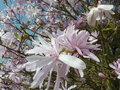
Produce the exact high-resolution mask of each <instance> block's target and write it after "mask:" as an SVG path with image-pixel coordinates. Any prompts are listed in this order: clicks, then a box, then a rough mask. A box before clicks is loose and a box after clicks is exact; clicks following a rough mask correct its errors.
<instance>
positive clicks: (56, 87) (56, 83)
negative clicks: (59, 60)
mask: <svg viewBox="0 0 120 90" xmlns="http://www.w3.org/2000/svg"><path fill="white" fill-rule="evenodd" d="M59 86H60V76H59V68H58V66H57V78H56V81H55V86H54V90H59Z"/></svg>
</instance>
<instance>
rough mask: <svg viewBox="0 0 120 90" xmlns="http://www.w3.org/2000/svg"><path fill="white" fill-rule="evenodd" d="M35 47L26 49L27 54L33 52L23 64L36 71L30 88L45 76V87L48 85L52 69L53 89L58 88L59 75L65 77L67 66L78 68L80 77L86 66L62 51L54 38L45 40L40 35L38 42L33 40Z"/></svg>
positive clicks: (37, 84) (67, 70)
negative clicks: (53, 73)
mask: <svg viewBox="0 0 120 90" xmlns="http://www.w3.org/2000/svg"><path fill="white" fill-rule="evenodd" d="M34 43H35V45H36V46H35V47H34V48H33V49H31V50H28V51H27V54H35V55H32V56H29V57H27V61H28V62H27V63H26V64H25V68H26V70H28V71H36V74H35V75H34V77H33V80H34V81H33V83H32V84H31V87H32V88H36V87H37V86H39V85H40V87H41V86H42V83H43V81H44V79H45V78H47V77H48V73H49V77H48V85H47V89H48V88H49V85H50V79H51V74H52V72H53V71H56V72H57V77H56V82H55V86H54V90H58V89H59V85H60V83H61V79H60V78H61V77H62V78H64V79H67V77H66V75H67V74H68V72H69V68H70V67H73V68H75V69H78V70H79V73H80V75H81V77H83V70H84V69H85V68H86V65H85V63H84V62H83V61H82V60H81V59H79V58H77V57H75V56H71V55H69V54H65V53H62V48H61V47H60V45H59V44H58V43H56V39H54V38H53V39H51V42H46V41H45V40H44V39H42V38H41V37H40V38H39V42H37V41H34ZM37 54H40V55H42V54H44V55H45V56H38V55H37Z"/></svg>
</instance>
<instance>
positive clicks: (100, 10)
mask: <svg viewBox="0 0 120 90" xmlns="http://www.w3.org/2000/svg"><path fill="white" fill-rule="evenodd" d="M113 8H114V6H113V5H98V6H97V7H93V8H92V9H91V10H90V12H89V13H88V15H87V22H88V24H89V25H91V26H95V24H96V21H97V20H103V19H105V18H108V19H111V18H112V17H111V14H114V12H113V11H112V9H113Z"/></svg>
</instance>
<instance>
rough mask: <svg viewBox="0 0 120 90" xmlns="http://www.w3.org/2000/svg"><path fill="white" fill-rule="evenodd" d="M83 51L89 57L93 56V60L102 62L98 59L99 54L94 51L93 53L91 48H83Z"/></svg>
mask: <svg viewBox="0 0 120 90" xmlns="http://www.w3.org/2000/svg"><path fill="white" fill-rule="evenodd" d="M83 53H84V54H85V55H86V56H88V57H89V58H91V59H92V60H94V61H96V62H100V60H99V59H98V57H97V56H95V55H94V54H93V53H91V52H90V51H89V50H83Z"/></svg>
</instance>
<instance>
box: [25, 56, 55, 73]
mask: <svg viewBox="0 0 120 90" xmlns="http://www.w3.org/2000/svg"><path fill="white" fill-rule="evenodd" d="M55 59H56V57H53V56H51V57H44V58H43V59H42V60H40V59H39V60H36V61H33V62H27V63H26V64H25V68H26V70H27V71H34V70H36V69H37V68H42V67H43V66H45V65H49V64H50V63H52V62H54V60H55Z"/></svg>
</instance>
